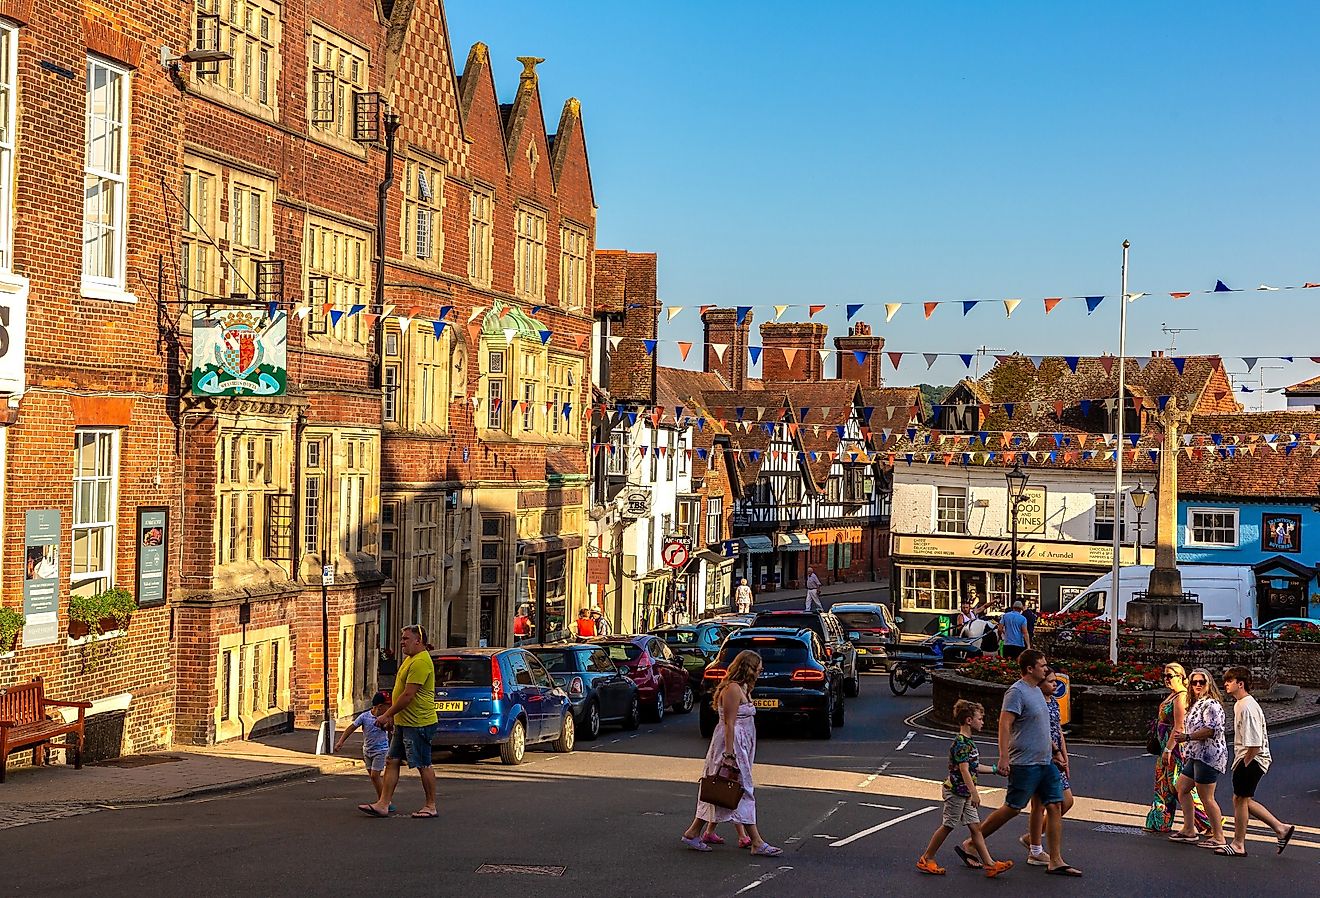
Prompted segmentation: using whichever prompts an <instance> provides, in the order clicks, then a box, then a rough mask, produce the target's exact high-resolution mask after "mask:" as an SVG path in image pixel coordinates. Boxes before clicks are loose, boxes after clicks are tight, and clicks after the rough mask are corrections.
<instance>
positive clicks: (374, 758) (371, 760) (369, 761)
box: [362, 748, 390, 773]
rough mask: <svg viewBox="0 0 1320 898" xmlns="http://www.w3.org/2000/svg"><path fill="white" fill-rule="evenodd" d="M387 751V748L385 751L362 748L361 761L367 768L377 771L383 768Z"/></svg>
mask: <svg viewBox="0 0 1320 898" xmlns="http://www.w3.org/2000/svg"><path fill="white" fill-rule="evenodd" d="M389 753H390V752H389V749H388V748H387V749H385V751H368V750H367V749H365V748H364V749H362V763H363V764H366V765H367V769H368V770H374V771H376V772H377V773H379V772H380V771H382V770H384V769H385V756H386V755H388V754H389Z"/></svg>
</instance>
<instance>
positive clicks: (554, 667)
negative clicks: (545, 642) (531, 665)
mask: <svg viewBox="0 0 1320 898" xmlns="http://www.w3.org/2000/svg"><path fill="white" fill-rule="evenodd" d="M532 654H533V655H535V656H536V657H537V658H540V659H541V663H542V664H544V665H545V669H546V670H548V671H550V672H551V673H572V672H573V671H576V670H577V669H578V663H577V659H576V658H575V657H574V656H575V655H576V654H577V652H574V651H570V650H568V649H536V650H535V651H534V652H532Z"/></svg>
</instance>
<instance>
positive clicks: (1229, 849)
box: [1215, 845, 1247, 857]
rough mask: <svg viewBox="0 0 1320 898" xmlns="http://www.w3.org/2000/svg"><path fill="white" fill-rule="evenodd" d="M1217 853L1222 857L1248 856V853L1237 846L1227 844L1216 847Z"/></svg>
mask: <svg viewBox="0 0 1320 898" xmlns="http://www.w3.org/2000/svg"><path fill="white" fill-rule="evenodd" d="M1215 854H1217V855H1219V856H1220V857H1246V856H1247V853H1246V852H1245V851H1238V850H1237V849H1236V848H1234V847H1233V846H1232V845H1225V846H1223V847H1222V848H1216V849H1215Z"/></svg>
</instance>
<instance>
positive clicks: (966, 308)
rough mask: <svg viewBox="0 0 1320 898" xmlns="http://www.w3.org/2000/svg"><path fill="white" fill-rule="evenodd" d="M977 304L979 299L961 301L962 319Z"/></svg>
mask: <svg viewBox="0 0 1320 898" xmlns="http://www.w3.org/2000/svg"><path fill="white" fill-rule="evenodd" d="M978 302H980V300H979V299H964V300H963V317H964V318H966V317H967V313H968V312H970V311H971V310H972V309H974V308H976V304H977V303H978Z"/></svg>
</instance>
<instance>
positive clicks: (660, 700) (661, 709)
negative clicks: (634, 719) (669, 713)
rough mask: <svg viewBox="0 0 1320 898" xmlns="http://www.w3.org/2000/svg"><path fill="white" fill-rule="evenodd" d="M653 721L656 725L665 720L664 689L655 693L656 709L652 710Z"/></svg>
mask: <svg viewBox="0 0 1320 898" xmlns="http://www.w3.org/2000/svg"><path fill="white" fill-rule="evenodd" d="M651 719H652V720H654V721H655V722H656V723H659V722H660V721H662V720H664V719H665V691H664V690H663V689H656V691H655V707H653V708H651Z"/></svg>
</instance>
